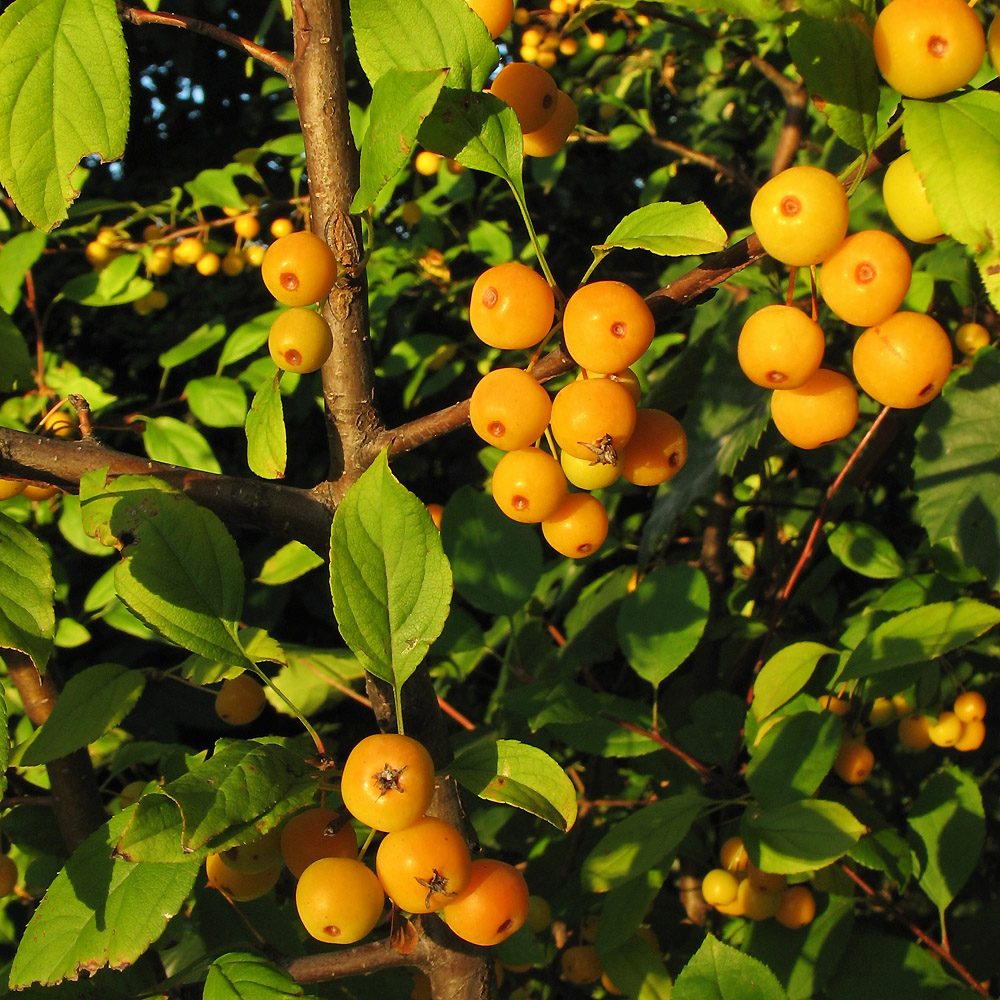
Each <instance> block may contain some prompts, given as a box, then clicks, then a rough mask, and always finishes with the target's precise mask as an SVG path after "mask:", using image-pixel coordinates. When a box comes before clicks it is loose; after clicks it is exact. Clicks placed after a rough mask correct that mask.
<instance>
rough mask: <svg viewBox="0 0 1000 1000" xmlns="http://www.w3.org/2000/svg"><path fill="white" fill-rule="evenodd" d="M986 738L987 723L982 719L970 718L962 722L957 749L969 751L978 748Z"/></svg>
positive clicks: (956, 742)
mask: <svg viewBox="0 0 1000 1000" xmlns="http://www.w3.org/2000/svg"><path fill="white" fill-rule="evenodd" d="M985 739H986V724H985V723H984V722H983V720H982V719H970V720H969V721H968V722H963V723H962V733H961V735H960V736H959V737H958V739H957V740H956V741H955V749H956V750H961V751H962V752H963V753H968V752H969V751H970V750H978V749H979V748H980V747H981V746H982V745H983V740H985Z"/></svg>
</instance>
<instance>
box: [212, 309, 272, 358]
mask: <svg viewBox="0 0 1000 1000" xmlns="http://www.w3.org/2000/svg"><path fill="white" fill-rule="evenodd" d="M283 312H284V309H272V310H271V311H270V312H266V313H261V314H260V316H254V318H253V319H249V320H247V321H246V322H245V323H240V325H239V326H238V327H236V329H235V330H233V332H232V333H231V334H230V335H229V336H228V337H227V338H226V342H225V344H223V345H222V352H221V353H220V355H219V370H220V371H221V370H222V369H223V368H225V367H227V366H228V365H232V364H235V363H236V362H237V361H242V360H243V359H244V358H247V357H249V356H250V355H251V354H256V353H257V351H259V350H260V349H261V348H262V347H263V346H264V345H265V344H266V343H267V337H268V334H269V333H270V332H271V325H272V324H273V323H274V321H275V320H276V319H277V318H278V317H279V316H280V315H281V314H282V313H283Z"/></svg>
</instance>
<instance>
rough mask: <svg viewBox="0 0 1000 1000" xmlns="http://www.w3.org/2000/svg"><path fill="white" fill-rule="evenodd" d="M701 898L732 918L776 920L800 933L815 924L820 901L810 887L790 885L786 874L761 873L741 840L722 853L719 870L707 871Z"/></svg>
mask: <svg viewBox="0 0 1000 1000" xmlns="http://www.w3.org/2000/svg"><path fill="white" fill-rule="evenodd" d="M701 895H702V897H703V898H704V900H705V902H706V903H708V905H709V906H712V907H714V908H715V909H716V910H718V911H719V913H723V914H725V915H726V916H730V917H746V918H747V919H748V920H753V921H760V920H768V919H769V918H771V917H773V918H774V919H775V920H777V921H778V923H779V924H781V925H782V926H783V927H788V928H789V929H791V930H797V929H798V928H799V927H805V925H806V924H809V923H811V922H812V919H813V917H814V916H815V915H816V899H815V897H814V896H813V894H812V890H811V889H810V888H809V887H808V886H807V885H801V884H799V885H789V884H788V878H787V877H786V876H785V875H778V874H775V873H773V872H765V871H761V869H759V868H758V867H757V866H756V865H753V864H751V863H750V858H749V856H748V855H747V851H746V847H745V846H744V844H743V841H742V840H741V839H740V838H739V837H730V838H729V839H728V840H726V841H725V843H723V845H722V847H721V848H720V850H719V867H718V868H713V869H711V870H710V871H708V872H706V874H705V877H704V878H703V879H702V881H701Z"/></svg>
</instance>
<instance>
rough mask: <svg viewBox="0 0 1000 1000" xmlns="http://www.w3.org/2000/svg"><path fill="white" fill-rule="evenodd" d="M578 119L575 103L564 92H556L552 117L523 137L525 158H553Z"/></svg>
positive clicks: (564, 143)
mask: <svg viewBox="0 0 1000 1000" xmlns="http://www.w3.org/2000/svg"><path fill="white" fill-rule="evenodd" d="M578 118H579V112H578V111H577V107H576V101H574V100H573V98H572V97H570V96H569V94H567V93H566V92H565V91H564V90H560V91H557V92H556V109H555V111H553V113H552V117H551V118H550V119H549V120H548V121H547V122H546V123H545V124H544V125H543V126H542V127H541V128H538V129H535V131H534V132H525V133H524V136H523V143H524V155H525V156H554V155H555V154H556V153H558V152H559V150H560V149H562V148H563V146H565V145H566V140H567V139H568V138H569V136H570V133H571V132H572V131H573V129H575V128H576V123H577V120H578Z"/></svg>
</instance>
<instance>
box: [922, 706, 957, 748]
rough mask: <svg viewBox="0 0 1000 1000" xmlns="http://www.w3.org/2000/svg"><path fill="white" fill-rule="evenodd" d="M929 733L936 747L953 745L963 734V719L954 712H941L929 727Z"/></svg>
mask: <svg viewBox="0 0 1000 1000" xmlns="http://www.w3.org/2000/svg"><path fill="white" fill-rule="evenodd" d="M927 735H928V736H929V737H930V741H931V743H933V744H934V745H935V746H936V747H953V746H954V745H955V744H956V743H957V742H958V741H959V738H960V737H961V735H962V720H961V719H960V718H959V717H958V716H957V715H956V714H955V713H954V712H941V713H940V714H939V715H938V717H937V719H936V720H935V721H934V722H931V723H930V725H929V726H928V727H927Z"/></svg>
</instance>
